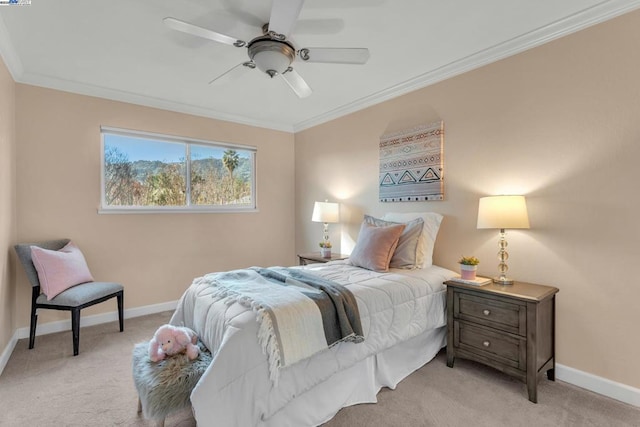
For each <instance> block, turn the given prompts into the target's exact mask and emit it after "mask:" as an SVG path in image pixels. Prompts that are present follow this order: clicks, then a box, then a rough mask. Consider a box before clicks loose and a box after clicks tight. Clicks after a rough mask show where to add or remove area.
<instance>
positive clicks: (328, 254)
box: [320, 248, 331, 258]
mask: <svg viewBox="0 0 640 427" xmlns="http://www.w3.org/2000/svg"><path fill="white" fill-rule="evenodd" d="M320 255H322V257H323V258H331V248H320Z"/></svg>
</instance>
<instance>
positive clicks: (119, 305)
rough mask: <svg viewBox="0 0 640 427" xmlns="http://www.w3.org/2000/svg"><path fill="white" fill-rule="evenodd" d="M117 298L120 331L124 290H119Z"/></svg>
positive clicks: (122, 327) (122, 318)
mask: <svg viewBox="0 0 640 427" xmlns="http://www.w3.org/2000/svg"><path fill="white" fill-rule="evenodd" d="M116 299H117V300H118V321H120V332H122V331H124V301H123V300H124V292H120V293H119V294H118V296H117V297H116Z"/></svg>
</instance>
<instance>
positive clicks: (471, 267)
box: [458, 256, 480, 280]
mask: <svg viewBox="0 0 640 427" xmlns="http://www.w3.org/2000/svg"><path fill="white" fill-rule="evenodd" d="M458 263H459V264H460V276H461V278H462V279H464V280H474V279H475V278H476V270H478V264H480V260H479V259H478V258H476V257H474V256H463V257H462V258H460V260H459V261H458Z"/></svg>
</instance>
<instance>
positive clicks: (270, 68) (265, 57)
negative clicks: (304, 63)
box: [249, 39, 296, 77]
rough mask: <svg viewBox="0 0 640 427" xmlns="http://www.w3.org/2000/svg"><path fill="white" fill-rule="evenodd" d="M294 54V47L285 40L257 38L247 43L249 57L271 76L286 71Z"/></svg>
mask: <svg viewBox="0 0 640 427" xmlns="http://www.w3.org/2000/svg"><path fill="white" fill-rule="evenodd" d="M295 56H296V51H295V49H294V48H293V46H291V45H290V44H289V43H287V42H282V41H277V40H271V39H258V40H254V41H252V42H251V43H249V58H251V60H252V61H253V62H254V63H255V64H256V67H258V69H259V70H260V71H262V72H264V73H267V74H268V75H270V76H271V77H273V76H275V75H276V74H282V73H284V72H285V71H287V68H289V65H291V62H293V60H294V58H295Z"/></svg>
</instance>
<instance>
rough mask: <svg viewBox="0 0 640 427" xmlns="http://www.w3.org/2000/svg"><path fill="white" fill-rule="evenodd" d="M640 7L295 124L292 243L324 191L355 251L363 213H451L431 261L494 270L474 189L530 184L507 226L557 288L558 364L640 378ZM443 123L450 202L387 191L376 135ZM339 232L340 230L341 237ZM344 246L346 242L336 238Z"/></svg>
mask: <svg viewBox="0 0 640 427" xmlns="http://www.w3.org/2000/svg"><path fill="white" fill-rule="evenodd" d="M638 28H640V12H634V13H631V14H629V15H627V16H623V17H620V18H617V19H615V20H612V21H610V22H607V23H604V24H601V25H598V26H595V27H592V28H590V29H587V30H584V31H581V32H579V33H576V34H574V35H572V36H569V37H565V38H562V39H560V40H557V41H554V42H551V43H549V44H547V45H544V46H542V47H539V48H536V49H533V50H531V51H528V52H525V53H522V54H520V55H517V56H514V57H511V58H508V59H506V60H503V61H500V62H498V63H495V64H492V65H489V66H485V67H483V68H480V69H478V70H475V71H472V72H469V73H466V74H464V75H461V76H458V77H456V78H452V79H449V80H447V81H444V82H442V83H439V84H436V85H433V86H431V87H428V88H425V89H422V90H419V91H416V92H413V93H410V94H408V95H405V96H402V97H399V98H396V99H393V100H390V101H388V102H385V103H382V104H380V105H377V106H374V107H371V108H368V109H366V110H363V111H360V112H357V113H354V114H351V115H349V116H346V117H343V118H341V119H338V120H334V121H332V122H329V123H326V124H323V125H320V126H317V127H314V128H312V129H309V130H306V131H303V132H299V133H297V134H296V182H297V186H296V213H297V215H296V249H297V250H299V251H302V250H312V249H313V250H315V249H316V245H317V243H316V242H317V241H318V240H319V238H320V236H321V225H320V224H315V223H312V222H311V221H310V218H311V210H312V207H313V201H314V200H321V199H324V198H327V197H328V198H329V199H331V200H342V203H343V208H345V209H344V211H346V212H347V217H346V218H345V219H344V221H345V222H346V224H344V225H343V226H342V230H341V233H340V230H339V228H340V227H333V230H334V232H333V233H332V240H333V241H334V242H337V241H339V240H341V241H342V250H343V252H347V253H348V252H349V251H350V250H351V248H352V245H353V240H355V239H356V237H357V236H356V235H357V231H358V225H359V222H360V221H361V219H362V212H367V213H371V214H375V215H381V214H383V213H384V212H387V211H416V210H428V211H436V212H440V213H442V214H444V215H445V220H444V222H443V225H442V228H441V231H440V235H439V237H438V242H437V245H436V253H435V262H436V263H437V264H439V265H442V266H445V267H449V268H451V269H456V268H457V264H456V260H457V258H459V257H460V256H461V255H462V254H465V255H476V256H478V257H479V258H480V260H481V261H482V263H481V264H480V272H481V273H483V274H484V275H493V274H494V273H495V271H496V264H497V260H496V252H497V238H498V233H497V231H494V230H477V229H476V228H475V222H476V217H477V205H478V198H479V197H481V196H485V195H494V194H525V195H526V196H527V202H528V209H529V215H530V220H531V229H530V230H514V231H511V232H509V233H508V241H509V253H510V255H511V258H510V260H509V266H510V267H511V268H510V272H511V273H512V276H514V277H516V278H517V279H520V280H524V281H530V282H535V283H542V284H549V285H554V286H557V287H558V288H560V293H559V295H558V305H557V362H558V363H561V364H563V365H567V366H570V367H573V368H575V369H578V370H581V371H585V372H589V373H592V374H594V375H598V376H601V377H604V378H608V379H610V380H613V381H617V382H620V383H623V384H627V385H630V386H633V387H640V368H638V364H637V358H638V355H640V340H638V339H637V327H638V325H640V310H638V301H640V286H638V283H637V282H638V280H636V279H634V268H635V266H636V263H637V259H636V258H637V254H638V251H639V248H638V245H639V242H640V227H639V226H638V219H637V216H638V215H637V212H638V211H639V210H640V200H638V197H637V194H638V190H637V188H638V182H639V180H638V159H639V158H640V79H638V70H640V49H638V44H637V41H638V37H639V36H640V33H639V31H638ZM437 119H442V120H444V122H445V183H446V184H445V191H446V194H445V198H446V199H445V201H442V202H426V203H388V204H383V203H379V202H378V201H377V195H378V190H377V176H378V175H377V174H378V146H377V145H378V142H379V137H380V135H382V134H384V133H387V132H390V131H394V130H399V129H403V128H408V127H412V126H414V125H417V124H421V123H429V122H432V121H435V120H437ZM340 234H341V236H340ZM336 249H337V250H339V249H340V248H336Z"/></svg>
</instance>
